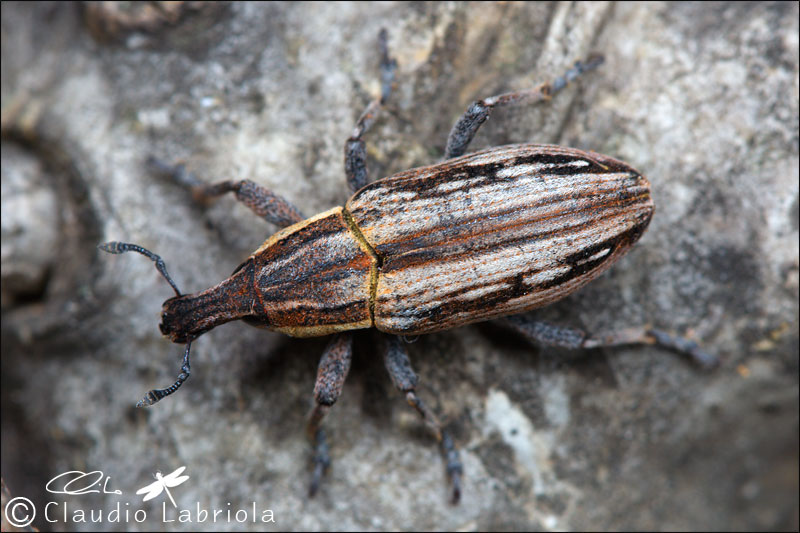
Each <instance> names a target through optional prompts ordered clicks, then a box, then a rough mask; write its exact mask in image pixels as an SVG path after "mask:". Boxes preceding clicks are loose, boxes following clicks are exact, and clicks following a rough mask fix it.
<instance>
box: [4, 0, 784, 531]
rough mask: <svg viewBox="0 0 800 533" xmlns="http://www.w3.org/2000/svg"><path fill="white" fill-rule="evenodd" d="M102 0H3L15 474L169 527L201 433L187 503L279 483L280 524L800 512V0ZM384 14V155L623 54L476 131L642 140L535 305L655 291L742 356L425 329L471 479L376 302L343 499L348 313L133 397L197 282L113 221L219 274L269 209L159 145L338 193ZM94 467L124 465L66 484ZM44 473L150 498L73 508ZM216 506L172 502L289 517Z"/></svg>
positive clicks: (157, 375)
mask: <svg viewBox="0 0 800 533" xmlns="http://www.w3.org/2000/svg"><path fill="white" fill-rule="evenodd" d="M137 16H139V18H136V17H137ZM86 17H87V14H86V13H85V12H82V11H81V9H80V8H79V6H78V5H70V4H66V5H62V4H57V5H56V4H49V3H40V4H33V3H31V4H27V3H25V4H22V3H7V2H4V3H3V9H2V106H3V145H2V146H3V149H2V157H3V158H2V188H3V195H2V475H3V478H4V481H5V483H6V484H7V486H8V488H9V490H10V492H11V495H12V496H26V497H28V498H30V499H31V500H33V502H34V503H35V504H36V505H38V506H39V510H40V514H39V516H38V517H37V519H36V521H35V522H34V525H37V526H38V527H39V528H41V529H43V530H50V529H66V530H71V529H82V530H92V529H107V528H111V529H115V530H137V529H141V530H145V529H159V528H161V527H164V524H162V523H161V522H160V521H159V516H160V512H161V503H162V502H167V503H166V506H167V509H171V508H172V507H171V504H170V503H169V502H168V499H166V498H165V497H164V496H163V495H162V496H159V497H158V498H156V499H155V500H153V502H148V503H142V501H141V497H140V496H137V495H136V494H135V491H136V489H138V488H140V487H142V486H144V485H145V484H147V483H150V482H151V481H153V477H152V476H153V474H154V472H156V471H157V470H160V471H163V472H165V473H168V472H171V471H173V470H174V469H176V468H177V467H179V466H182V465H185V466H186V467H187V470H186V472H185V473H186V474H188V475H190V476H191V477H190V480H189V481H187V482H186V483H184V484H183V485H181V486H180V487H176V488H174V489H172V491H171V492H172V495H173V497H174V498H175V500H176V502H177V503H178V505H179V506H180V507H183V508H187V509H191V510H192V513H195V512H196V505H197V504H198V502H199V505H200V506H201V507H202V508H205V509H209V510H211V509H222V510H223V511H227V510H232V511H236V510H238V509H245V510H246V511H247V512H250V510H251V509H252V508H253V505H255V506H256V508H257V509H258V511H259V512H258V513H257V517H258V518H260V517H261V514H260V510H262V509H271V510H272V511H273V512H274V519H275V524H267V525H266V527H277V528H281V529H309V530H319V529H333V530H338V529H353V528H357V529H370V530H379V529H459V530H486V529H509V530H511V529H525V530H530V529H578V530H581V529H745V530H750V529H758V530H761V529H795V530H796V529H797V528H798V503H797V502H798V164H799V163H798V4H797V3H778V4H767V3H743V4H706V3H691V4H683V3H678V4H670V3H643V4H634V3H624V4H616V5H615V4H606V3H598V4H594V3H593V4H569V3H556V4H547V3H542V4H540V3H521V4H516V3H497V4H488V3H471V4H460V3H457V4H439V3H436V4H418V3H392V4H378V5H368V4H361V3H358V4H334V5H329V4H313V5H311V4H273V3H269V4H232V5H205V6H189V7H184V8H179V9H177V10H176V11H168V12H163V13H159V12H157V11H156V12H146V13H144V14H138V15H135V16H134V15H130V16H128V17H127V18H123V16H122V15H121V14H118V15H117V17H116V18H115V19H107V20H106V22H108V20H111V21H112V22H114V21H116V22H115V23H114V24H111V23H108V24H105V25H104V24H103V19H102V17H101V16H100V15H97V14H96V13H90V14H89V15H88V17H89V19H90V22H91V27H92V28H93V32H94V36H93V34H92V32H90V31H89V29H88V26H89V25H87V23H86ZM98 17H100V18H98ZM381 27H387V28H388V29H389V32H390V47H391V51H392V54H393V55H395V56H396V57H397V59H398V63H399V70H398V80H397V85H396V90H395V93H394V95H393V97H392V99H391V102H390V105H389V106H388V109H387V110H386V112H384V113H383V114H382V115H381V117H380V119H379V121H378V123H377V124H376V126H375V128H373V130H372V131H370V133H369V134H368V136H367V143H368V153H369V157H370V158H369V167H370V171H371V173H372V176H373V178H375V177H379V176H385V175H389V174H391V173H393V172H397V171H400V170H404V169H407V168H410V167H413V166H418V165H422V164H427V163H430V162H433V161H436V160H437V158H440V157H441V155H442V153H443V148H444V144H445V140H446V136H447V132H448V130H449V128H450V126H451V125H452V123H453V121H454V120H455V119H456V117H457V116H458V115H459V114H460V113H461V112H462V111H463V110H464V109H465V108H466V106H467V105H468V104H469V103H470V101H472V100H473V99H476V98H479V97H483V96H488V95H491V94H497V93H501V92H506V91H510V90H513V89H519V88H524V87H528V86H532V85H533V84H536V83H538V82H540V81H543V80H546V79H549V78H552V76H554V75H558V74H560V73H562V72H563V71H564V69H565V68H566V67H567V66H569V65H570V64H571V62H572V61H574V60H575V59H578V58H580V57H584V56H586V55H587V54H588V53H589V52H592V51H599V52H602V53H603V54H604V55H605V56H606V63H605V65H604V66H603V67H602V68H601V69H599V70H598V71H597V72H594V73H592V74H591V75H588V76H586V77H585V78H583V79H582V80H581V81H580V82H579V83H576V84H574V85H573V86H570V87H569V88H568V89H567V90H565V91H564V92H563V93H561V94H559V95H557V97H556V98H555V99H554V100H553V102H552V103H551V104H549V105H541V106H537V107H530V108H516V109H506V110H499V111H497V112H495V113H494V114H493V115H492V117H491V119H490V120H489V122H488V123H487V124H486V125H485V126H484V127H483V128H482V129H481V131H480V132H479V134H478V135H477V137H476V139H475V141H474V142H473V144H472V146H471V149H479V148H484V147H488V146H492V145H499V144H506V143H511V142H525V141H537V142H550V143H557V144H563V145H569V146H575V147H578V148H584V149H592V150H595V151H597V152H600V153H605V154H609V155H611V156H614V157H618V158H621V159H623V160H626V161H628V162H630V163H631V164H632V165H633V166H634V167H636V168H638V169H641V170H642V171H644V173H645V174H646V175H647V176H648V178H649V179H650V181H651V183H652V185H653V189H654V191H653V194H654V198H655V201H656V205H657V211H656V215H655V218H654V220H653V223H652V224H651V226H650V229H649V230H648V232H647V233H646V234H645V236H644V237H643V238H642V240H641V242H640V243H639V244H638V245H637V247H636V248H635V249H634V250H633V251H632V252H631V253H630V254H629V255H628V256H627V257H626V258H624V259H623V260H622V261H621V262H620V263H619V264H618V265H616V266H615V267H614V268H613V269H612V270H611V271H610V272H608V273H607V274H605V275H604V276H602V278H600V279H599V280H597V281H596V282H595V283H593V284H591V285H590V286H588V287H587V288H586V289H584V290H582V291H581V292H579V293H578V294H575V295H574V296H571V297H569V298H567V299H565V300H564V301H562V302H559V303H558V304H556V305H553V306H551V307H549V308H547V309H543V310H541V311H540V312H539V313H538V316H541V317H545V318H547V319H549V320H551V321H555V322H559V323H564V324H571V325H577V326H582V327H585V328H587V329H588V330H591V331H598V330H602V329H607V328H615V327H616V328H618V327H625V326H627V325H631V324H633V325H638V324H643V323H653V324H655V325H657V326H658V327H660V328H662V329H666V330H670V331H675V332H684V333H687V332H688V334H689V335H691V336H692V337H693V338H695V339H698V340H701V341H702V343H703V344H704V345H705V346H707V347H708V349H709V350H710V351H713V352H715V353H717V354H719V355H720V357H721V359H722V365H721V367H720V368H719V369H718V370H716V371H715V372H712V373H705V372H701V371H698V370H697V369H695V368H693V367H692V366H691V365H689V364H688V363H687V362H686V361H685V360H683V359H681V358H680V357H678V356H675V355H673V354H670V353H667V352H665V351H663V350H660V349H656V348H650V347H630V348H620V349H613V350H612V349H608V350H595V351H592V352H589V353H583V354H574V353H570V352H565V351H563V350H555V349H551V348H544V349H540V348H536V347H531V346H530V345H528V344H526V343H525V342H524V341H523V340H521V339H519V338H516V337H513V336H511V335H509V334H508V333H507V332H506V331H504V330H502V329H500V328H498V327H496V326H493V325H491V324H488V325H478V326H470V327H465V328H461V329H459V330H454V331H448V332H444V333H440V334H433V335H428V336H423V337H421V338H419V339H418V340H417V341H416V342H415V343H413V344H411V345H410V347H409V350H410V352H411V357H412V361H413V363H414V365H415V367H416V370H417V371H418V373H419V374H420V376H421V379H422V388H421V395H422V396H423V397H424V398H427V399H428V400H429V401H430V402H431V403H432V404H433V405H434V406H435V407H436V409H437V410H438V411H439V412H440V413H442V415H443V417H444V418H445V419H446V420H447V423H448V427H449V428H450V429H451V431H452V432H453V434H454V435H455V438H456V441H457V443H458V444H459V446H460V447H461V453H462V458H463V462H464V468H465V472H466V478H465V486H464V495H463V501H462V503H461V505H460V506H458V507H452V506H450V505H448V504H447V503H446V500H447V491H446V484H445V478H444V471H443V467H442V463H441V460H440V457H439V455H438V451H437V447H436V446H435V444H434V442H433V440H432V438H431V437H430V435H429V434H428V433H427V432H426V431H425V428H424V427H422V425H421V424H420V423H419V421H418V420H417V418H416V416H415V415H414V413H413V412H411V411H410V410H409V409H408V408H407V406H406V405H405V402H404V401H403V399H402V397H401V396H400V395H399V394H398V393H397V392H396V391H395V390H394V389H393V388H392V386H391V384H390V382H389V380H388V378H387V376H386V375H385V372H384V371H383V368H382V363H381V362H380V357H379V353H378V351H377V347H378V346H379V341H378V338H377V336H376V335H374V334H370V333H363V334H361V335H360V336H359V337H358V339H357V341H356V346H355V349H356V353H355V360H354V367H353V369H352V372H351V375H350V377H349V379H348V382H347V384H346V385H345V389H344V394H343V396H342V398H341V399H340V401H339V402H338V403H337V404H336V406H335V407H334V409H333V410H332V412H331V415H330V416H329V418H328V420H327V424H328V426H327V427H328V428H329V434H330V440H331V446H332V456H333V461H334V464H333V468H332V470H331V472H330V475H329V476H328V478H327V479H326V480H325V484H324V486H323V488H322V490H321V493H320V494H319V495H318V496H317V497H316V498H315V499H308V498H307V497H306V490H307V483H308V480H309V455H310V454H309V448H308V445H307V443H306V441H305V438H304V432H303V425H304V417H305V415H306V413H307V411H308V409H309V406H310V398H311V392H312V389H313V382H314V377H315V373H316V364H317V360H318V357H319V354H320V353H321V351H322V349H323V347H324V346H325V342H326V341H325V339H307V340H295V339H290V338H287V337H284V336H281V335H279V334H275V333H270V332H264V331H259V330H256V329H252V328H249V327H247V326H246V325H243V324H238V323H237V324H232V325H226V326H225V327H222V328H219V329H218V330H215V331H213V332H212V333H210V334H208V335H206V336H204V337H203V338H201V339H200V340H198V341H197V342H196V343H195V345H194V359H193V374H192V377H191V379H190V380H189V381H188V382H187V383H186V385H185V386H184V387H183V389H182V390H181V391H180V392H179V393H178V394H176V395H175V396H174V397H172V398H169V399H168V400H167V401H164V402H162V403H160V404H158V405H156V406H154V407H153V408H150V409H138V410H137V409H135V408H134V407H133V405H134V403H135V402H136V400H137V399H139V398H140V397H141V395H142V394H143V393H144V392H145V391H147V390H148V389H150V388H153V387H155V386H166V385H167V384H168V383H170V382H171V380H173V379H174V377H175V375H176V374H177V372H178V367H179V358H180V353H181V350H180V348H179V347H178V346H175V345H171V344H169V343H168V342H166V341H165V340H164V339H163V338H162V337H161V335H160V334H159V332H158V328H157V323H158V316H157V313H158V310H159V309H160V305H161V302H162V301H163V300H164V299H166V298H167V297H169V296H170V295H171V291H170V289H169V287H168V286H167V285H166V284H165V283H164V282H163V280H161V279H160V278H159V277H158V276H157V274H156V272H155V270H154V269H153V266H152V264H151V263H150V262H149V261H147V260H145V259H144V258H142V257H139V256H133V255H124V256H108V255H105V254H101V253H100V252H98V251H97V250H96V249H95V245H96V244H97V243H98V242H103V241H106V240H124V241H129V242H136V243H139V244H141V245H143V246H146V247H148V248H150V249H152V250H154V251H155V252H157V253H159V254H161V255H162V256H163V257H164V259H165V260H166V262H167V266H168V267H169V269H170V271H171V272H172V274H173V276H174V277H175V278H176V280H177V282H178V284H179V285H180V286H181V288H183V289H184V290H186V291H194V290H199V289H203V288H206V287H208V286H211V285H212V284H215V283H217V282H218V281H219V280H221V279H222V278H223V277H225V276H227V275H228V274H229V273H230V271H232V270H233V268H234V267H236V265H238V264H239V262H240V260H241V259H243V258H244V257H246V256H247V254H248V253H249V252H250V251H252V250H253V249H255V248H256V247H257V246H258V245H259V244H260V243H261V242H262V241H263V240H264V239H265V238H266V236H268V235H269V234H270V233H272V232H273V231H275V228H274V227H272V226H270V225H269V224H267V223H265V222H263V221H260V220H258V219H255V218H254V217H253V215H252V214H251V213H250V212H249V211H248V210H247V209H246V208H244V207H242V206H240V205H238V204H236V203H235V202H234V201H233V200H232V199H230V198H223V199H221V200H219V201H217V202H216V203H215V204H214V205H213V206H211V207H210V208H207V209H203V208H201V207H198V206H196V205H194V204H193V203H192V202H191V200H190V199H189V198H188V197H187V195H186V194H185V193H184V191H181V190H179V189H177V188H176V187H174V186H172V185H170V184H167V183H164V182H161V181H159V180H158V179H157V178H155V177H153V176H151V175H149V174H148V173H147V172H146V171H145V169H144V166H143V161H144V159H145V158H146V156H147V155H148V154H155V155H157V156H160V157H163V158H166V159H169V160H178V159H184V160H186V161H187V163H188V164H189V165H190V167H191V168H193V169H195V170H196V171H197V172H198V173H199V174H200V176H201V177H202V179H204V180H207V181H211V180H215V179H222V178H225V179H228V178H236V179H240V178H250V179H253V180H255V181H257V182H258V183H260V184H262V185H264V186H267V187H269V188H271V189H273V190H275V191H276V192H279V193H280V194H283V195H285V196H286V197H287V198H289V199H290V200H291V201H293V202H294V203H295V204H296V205H298V206H299V207H300V208H301V210H303V212H304V213H305V214H307V215H311V214H314V213H316V212H320V211H323V210H325V209H328V208H329V207H332V206H335V205H341V204H342V203H343V202H344V201H345V200H346V198H347V196H348V192H347V189H346V186H345V182H344V175H343V171H342V146H343V143H344V140H345V139H346V138H347V136H348V135H349V134H350V131H351V129H352V126H353V124H354V123H355V120H356V119H357V117H358V115H359V114H360V113H361V112H362V110H363V109H364V108H365V106H366V105H367V103H368V102H369V100H370V99H371V98H372V97H374V96H375V95H376V94H377V93H378V91H379V83H378V78H377V63H378V59H379V58H378V51H377V48H376V45H375V43H376V36H377V33H378V30H379V29H380V28H381ZM69 470H82V471H87V472H88V471H94V470H101V471H102V472H103V473H104V475H105V476H108V477H109V478H110V481H109V485H108V487H109V489H119V490H121V491H122V492H123V494H122V495H116V494H108V495H102V494H88V495H83V496H68V497H67V496H63V495H54V494H49V493H47V492H46V491H45V489H44V487H45V484H46V483H47V481H48V480H49V479H51V478H52V477H54V476H55V475H57V474H59V473H62V472H66V471H69ZM47 501H58V502H64V501H68V502H69V503H68V505H69V511H68V512H69V516H70V517H72V516H73V514H72V513H73V512H74V510H75V509H85V510H87V512H88V511H89V510H91V509H95V510H97V509H102V510H105V512H108V511H110V510H113V509H114V508H115V506H116V505H117V503H118V502H119V503H120V505H121V506H122V510H123V511H124V510H125V509H128V510H130V512H131V513H133V511H135V510H137V509H144V510H146V511H147V512H148V519H147V521H145V522H144V523H141V524H137V523H131V522H125V521H124V520H123V521H121V522H117V523H108V522H105V523H103V524H93V523H74V522H69V523H66V524H64V523H63V522H62V523H55V524H49V523H47V522H45V521H43V517H42V514H41V509H42V508H41V506H42V505H44V504H45V503H46V502H47ZM253 502H255V503H253ZM63 510H64V508H63V505H62V507H59V508H58V512H59V513H62V512H63ZM59 516H62V515H60V514H59ZM251 517H252V514H251V515H249V517H248V519H251ZM198 518H199V517H197V515H196V514H194V519H195V520H197V519H198ZM222 520H223V521H221V522H220V521H218V522H216V523H214V522H211V521H210V519H209V520H207V521H206V522H201V523H198V522H195V523H193V524H191V525H184V526H180V525H179V524H177V523H174V524H167V525H166V527H168V528H170V529H173V530H179V529H183V528H187V529H203V530H205V529H235V528H242V529H261V528H262V527H263V526H264V525H262V524H259V523H253V522H251V521H249V522H245V523H243V524H238V523H236V522H233V523H229V522H227V521H225V518H224V517H223V519H222Z"/></svg>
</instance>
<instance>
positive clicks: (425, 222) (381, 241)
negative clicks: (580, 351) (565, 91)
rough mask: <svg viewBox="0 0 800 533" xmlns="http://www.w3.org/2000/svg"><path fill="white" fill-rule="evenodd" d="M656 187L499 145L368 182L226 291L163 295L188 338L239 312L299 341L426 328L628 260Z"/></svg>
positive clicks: (286, 233) (588, 163)
mask: <svg viewBox="0 0 800 533" xmlns="http://www.w3.org/2000/svg"><path fill="white" fill-rule="evenodd" d="M653 210H654V207H653V202H652V198H651V196H650V184H649V183H648V181H647V180H646V179H645V178H644V177H643V176H642V175H641V174H640V173H639V172H638V171H636V170H635V169H633V168H632V167H630V166H629V165H627V164H625V163H623V162H621V161H618V160H616V159H613V158H610V157H607V156H602V155H599V154H596V153H588V152H584V151H581V150H576V149H571V148H564V147H559V146H551V145H537V144H522V145H510V146H504V147H499V148H493V149H490V150H485V151H481V152H476V153H473V154H470V155H467V156H462V157H459V158H455V159H451V160H448V161H445V162H442V163H439V164H436V165H431V166H427V167H421V168H416V169H412V170H408V171H406V172H402V173H399V174H395V175H393V176H391V177H388V178H384V179H382V180H378V181H376V182H374V183H372V184H370V185H367V186H366V187H364V188H362V189H360V190H359V191H358V192H356V193H355V195H354V196H353V197H352V198H351V199H350V200H349V201H348V202H347V204H346V205H345V206H344V207H336V208H334V209H331V210H329V211H326V212H324V213H321V214H319V215H317V216H315V217H312V218H310V219H308V220H305V221H303V222H300V223H297V224H294V225H292V226H289V227H287V228H285V229H283V230H282V231H280V232H278V233H277V234H275V235H274V236H272V237H270V238H269V239H268V240H267V241H266V242H265V243H264V244H262V245H261V247H259V248H258V249H257V250H256V251H255V252H254V253H253V254H252V255H251V256H250V257H249V258H248V259H247V260H246V261H245V262H244V263H243V264H242V265H241V266H240V267H239V268H238V269H237V270H236V271H235V272H234V274H233V275H232V276H231V277H230V278H228V279H227V280H225V281H223V282H222V283H220V284H219V285H217V286H216V287H213V288H211V289H208V290H206V291H203V292H200V293H197V294H192V295H185V296H179V297H175V298H171V299H169V300H167V301H166V302H165V303H164V306H163V310H162V322H161V331H162V332H163V333H164V334H165V335H168V336H169V337H170V339H171V340H173V341H174V342H187V341H190V340H192V339H194V338H196V337H197V336H199V335H200V334H202V333H204V332H206V331H208V330H209V329H211V328H213V327H215V326H217V325H219V324H222V323H225V322H228V321H231V320H235V319H244V320H245V321H246V322H248V323H250V324H253V325H256V326H260V327H267V328H269V329H273V330H276V331H281V332H283V333H286V334H289V335H292V336H298V337H307V336H318V335H326V334H329V333H332V332H336V331H344V330H349V329H359V328H367V327H372V326H374V327H376V328H377V329H379V330H381V331H384V332H387V333H394V334H402V335H416V334H422V333H429V332H432V331H437V330H442V329H448V328H452V327H457V326H461V325H464V324H469V323H472V322H478V321H483V320H489V319H492V318H497V317H500V316H505V315H511V314H516V313H521V312H524V311H527V310H530V309H533V308H536V307H541V306H543V305H547V304H549V303H552V302H554V301H556V300H559V299H561V298H563V297H564V296H567V295H568V294H570V293H572V292H574V291H575V290H577V289H578V288H579V287H581V286H583V285H585V284H586V283H587V282H589V281H590V280H592V279H593V278H595V277H596V276H598V275H599V274H600V273H602V272H604V271H605V270H606V269H607V268H608V267H609V266H611V265H612V264H613V263H614V262H615V261H616V260H617V259H619V258H620V257H621V256H622V255H624V254H625V253H626V252H627V251H628V250H629V249H630V247H631V246H632V245H633V244H634V243H635V242H636V241H637V240H638V239H639V237H640V236H641V234H642V233H643V231H644V230H645V229H646V228H647V225H648V224H649V222H650V219H651V217H652V215H653Z"/></svg>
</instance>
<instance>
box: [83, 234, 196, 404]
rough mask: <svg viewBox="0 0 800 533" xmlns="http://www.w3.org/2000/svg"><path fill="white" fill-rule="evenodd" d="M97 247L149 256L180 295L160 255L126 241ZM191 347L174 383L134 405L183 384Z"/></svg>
mask: <svg viewBox="0 0 800 533" xmlns="http://www.w3.org/2000/svg"><path fill="white" fill-rule="evenodd" d="M97 247H98V248H99V249H101V250H103V251H104V252H108V253H110V254H122V253H125V252H137V253H140V254H142V255H143V256H145V257H147V258H149V259H150V260H151V261H153V262H154V263H155V264H156V270H158V272H159V273H160V274H161V275H162V276H164V279H165V280H167V283H169V284H170V286H171V287H172V289H173V290H174V291H175V294H176V295H178V296H181V291H180V290H179V289H178V286H177V285H176V284H175V282H174V281H173V280H172V277H171V276H170V275H169V272H167V266H166V265H165V264H164V260H163V259H161V257H160V256H158V255H156V254H154V253H153V252H151V251H150V250H147V249H146V248H142V247H141V246H139V245H138V244H130V243H127V242H117V241H111V242H105V243H103V244H98V245H97ZM191 347H192V341H189V342H187V343H186V351H185V352H184V353H183V364H182V365H181V373H180V374H178V378H177V379H176V380H175V383H173V384H172V385H170V386H169V387H167V388H166V389H153V390H151V391H149V392H148V393H147V394H145V395H144V397H143V398H142V399H141V400H139V401H138V402H137V403H136V407H149V406H151V405H153V404H154V403H156V402H157V401H159V400H161V399H163V398H166V397H167V396H169V395H170V394H172V393H173V392H175V391H176V390H178V389H179V388H180V386H181V385H183V382H184V381H186V380H187V379H189V375H190V374H191V372H192V371H191V368H190V366H189V349H190V348H191Z"/></svg>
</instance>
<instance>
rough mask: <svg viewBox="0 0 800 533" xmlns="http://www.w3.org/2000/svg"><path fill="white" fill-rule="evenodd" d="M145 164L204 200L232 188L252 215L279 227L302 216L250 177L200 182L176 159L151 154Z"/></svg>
mask: <svg viewBox="0 0 800 533" xmlns="http://www.w3.org/2000/svg"><path fill="white" fill-rule="evenodd" d="M147 166H148V168H149V169H150V171H151V172H153V173H154V174H159V175H161V176H164V177H167V178H169V179H171V180H172V181H174V182H175V183H177V184H178V185H180V186H181V187H184V188H186V189H189V190H190V191H191V192H192V196H193V197H194V199H195V201H197V202H200V203H206V202H208V200H210V199H212V198H214V197H216V196H221V195H223V194H225V193H228V192H233V193H235V194H236V199H237V200H239V201H240V202H242V203H243V204H244V205H246V206H247V207H249V208H250V209H251V210H252V211H253V212H254V213H255V214H256V215H258V216H260V217H261V218H263V219H265V220H266V221H267V222H272V223H273V224H276V225H277V226H280V227H281V228H285V227H286V226H291V225H292V224H294V223H296V222H300V221H301V220H305V217H304V216H303V215H302V213H300V210H299V209H297V208H296V207H295V206H294V205H292V204H291V203H290V202H289V201H288V200H286V199H285V198H283V197H281V196H278V195H277V194H275V193H273V192H272V191H270V190H269V189H266V188H264V187H262V186H261V185H257V184H256V183H254V182H252V181H250V180H240V181H233V180H228V181H221V182H219V183H211V184H208V183H203V182H202V181H200V180H199V179H198V178H197V176H195V175H194V174H193V173H192V172H190V171H189V170H187V169H186V166H185V165H183V164H180V163H179V164H177V165H169V164H167V163H164V162H163V161H161V160H159V159H156V158H155V157H152V156H151V157H148V158H147Z"/></svg>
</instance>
